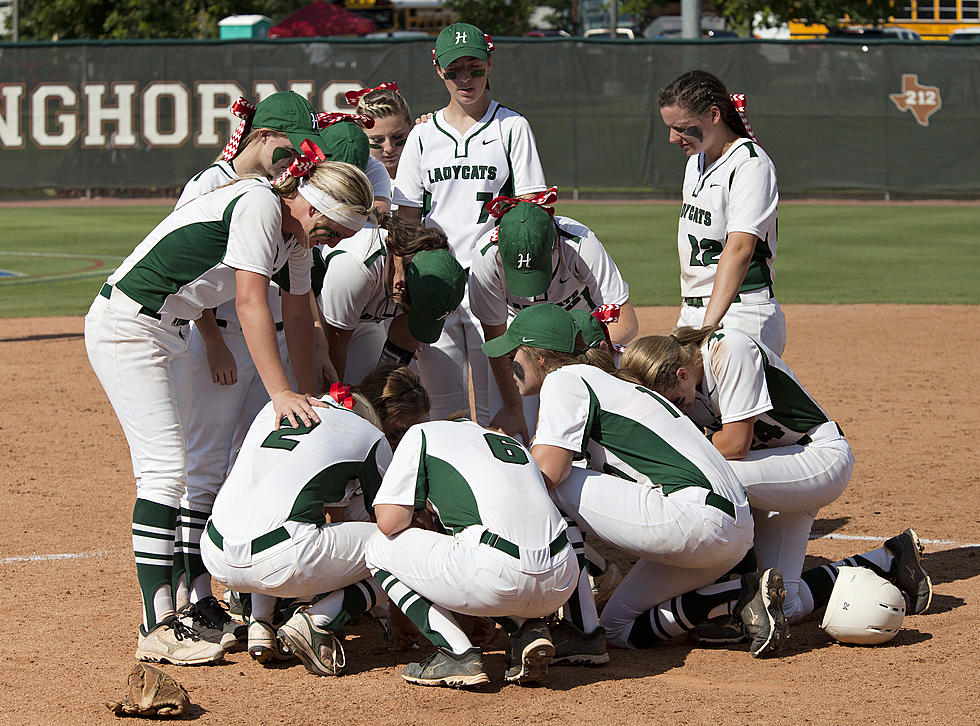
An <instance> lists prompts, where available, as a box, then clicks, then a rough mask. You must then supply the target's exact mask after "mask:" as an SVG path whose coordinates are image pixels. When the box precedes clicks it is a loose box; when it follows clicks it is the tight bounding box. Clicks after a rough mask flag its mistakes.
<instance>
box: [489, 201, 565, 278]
mask: <svg viewBox="0 0 980 726" xmlns="http://www.w3.org/2000/svg"><path fill="white" fill-rule="evenodd" d="M555 234H556V232H555V222H554V220H553V219H552V217H551V215H550V214H548V213H547V212H546V211H545V210H544V209H542V208H541V207H539V206H538V205H537V204H531V203H530V202H519V203H518V204H517V205H516V206H515V207H514V208H513V209H510V210H508V211H507V212H506V213H505V214H504V216H502V217H501V218H500V226H499V227H498V228H497V251H498V252H499V253H500V261H501V263H503V266H504V279H505V280H506V281H507V287H508V288H509V289H510V291H511V292H512V293H513V294H514V295H517V296H518V297H535V296H537V295H540V294H542V293H543V292H545V291H546V290H547V289H548V286H549V285H551V250H552V248H553V247H554V245H555Z"/></svg>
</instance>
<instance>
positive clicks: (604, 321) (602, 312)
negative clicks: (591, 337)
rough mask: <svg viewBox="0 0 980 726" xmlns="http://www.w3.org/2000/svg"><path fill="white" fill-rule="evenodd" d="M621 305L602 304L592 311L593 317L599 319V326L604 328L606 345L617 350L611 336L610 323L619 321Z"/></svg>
mask: <svg viewBox="0 0 980 726" xmlns="http://www.w3.org/2000/svg"><path fill="white" fill-rule="evenodd" d="M620 307H621V306H619V305H610V304H606V305H600V306H599V307H597V308H596V309H595V310H593V311H592V317H593V318H595V319H596V320H598V321H599V327H601V328H602V334H603V335H604V336H605V337H606V345H608V346H609V350H615V347H614V346H613V342H612V338H610V337H609V323H615V322H618V321H619V310H620Z"/></svg>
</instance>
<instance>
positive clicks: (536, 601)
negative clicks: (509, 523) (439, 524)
mask: <svg viewBox="0 0 980 726" xmlns="http://www.w3.org/2000/svg"><path fill="white" fill-rule="evenodd" d="M485 531H486V530H485V528H484V527H480V526H472V527H468V528H467V529H465V530H463V531H462V532H460V533H459V534H457V535H455V536H450V535H446V534H439V533H437V532H430V531H428V530H423V529H416V528H412V529H406V530H403V531H402V532H399V533H398V534H396V535H395V536H394V537H390V538H389V537H386V536H385V535H383V534H382V533H381V532H378V533H377V534H376V535H375V536H374V537H373V538H372V539H371V541H370V542H368V547H367V562H368V566H369V567H370V568H371V572H372V573H374V572H377V571H378V570H385V571H387V572H390V573H391V574H392V575H394V576H395V577H396V578H398V580H399V581H400V582H401V583H402V585H404V586H405V587H407V588H409V589H411V590H413V591H414V592H415V593H418V594H419V595H421V596H423V597H424V598H426V599H427V600H429V601H430V602H432V603H434V604H436V605H439V606H442V607H444V608H446V609H447V610H452V611H454V612H458V613H463V614H464V615H477V616H482V617H506V616H516V617H522V618H539V617H544V616H545V615H549V614H551V613H553V612H555V611H556V610H558V608H559V607H561V605H562V604H563V603H564V602H565V601H566V600H568V597H569V595H571V593H572V591H573V590H574V589H575V585H576V583H577V582H578V571H579V570H578V562H577V561H576V559H575V553H574V552H573V550H572V548H571V546H566V547H565V548H564V549H562V550H561V551H560V552H558V553H557V554H555V555H554V557H551V558H549V559H548V560H547V561H546V562H544V563H542V565H541V566H540V567H534V568H528V569H534V570H540V571H535V572H525V571H522V569H521V567H522V566H521V560H520V559H518V558H515V557H512V556H511V555H509V554H507V553H506V552H501V551H500V550H497V549H494V548H493V547H490V546H489V545H487V544H480V536H481V535H482V534H483V533H484V532H485ZM386 589H388V588H387V586H386ZM389 594H390V595H392V596H393V598H394V599H396V600H397V599H398V598H399V595H400V594H401V593H395V592H392V591H390V592H389ZM403 609H405V608H404V607H403Z"/></svg>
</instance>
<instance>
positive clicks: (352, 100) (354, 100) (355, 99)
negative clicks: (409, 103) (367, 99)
mask: <svg viewBox="0 0 980 726" xmlns="http://www.w3.org/2000/svg"><path fill="white" fill-rule="evenodd" d="M373 91H394V92H395V93H398V92H399V91H398V84H397V83H395V82H394V81H385V82H384V83H382V84H381V85H380V86H375V87H374V88H362V89H361V90H359V91H348V92H347V93H345V94H344V98H345V99H346V100H347V103H349V104H350V105H351V106H353V107H354V108H357V104H358V103H359V102H360V100H361V99H362V98H364V96H366V95H367V94H369V93H371V92H373Z"/></svg>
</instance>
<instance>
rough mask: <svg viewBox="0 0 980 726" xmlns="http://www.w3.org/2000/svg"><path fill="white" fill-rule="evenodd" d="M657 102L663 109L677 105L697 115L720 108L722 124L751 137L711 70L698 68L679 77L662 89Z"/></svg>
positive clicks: (723, 86) (730, 99)
mask: <svg viewBox="0 0 980 726" xmlns="http://www.w3.org/2000/svg"><path fill="white" fill-rule="evenodd" d="M657 101H658V104H659V106H660V108H664V107H666V106H678V107H680V108H682V109H684V110H685V111H689V112H690V113H693V114H696V115H698V116H703V115H704V114H706V113H708V111H709V110H711V107H712V106H717V107H718V110H719V111H721V118H722V121H724V122H725V125H727V126H728V128H730V129H731V130H732V131H733V132H735V133H736V134H737V135H738V136H740V137H744V138H751V134H750V133H749V131H748V129H746V128H745V123H744V122H743V121H742V117H741V116H740V115H739V113H738V110H737V109H736V108H735V104H734V103H733V102H732V98H731V96H729V95H728V89H726V88H725V84H724V83H722V82H721V79H720V78H718V77H717V76H715V75H714V74H712V73H708V71H702V70H700V69H695V70H692V71H688V72H687V73H684V74H683V75H681V76H678V77H677V78H675V79H674V80H673V81H671V82H670V83H669V84H667V85H666V86H665V87H664V88H662V89H660V95H659V97H658V99H657Z"/></svg>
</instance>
